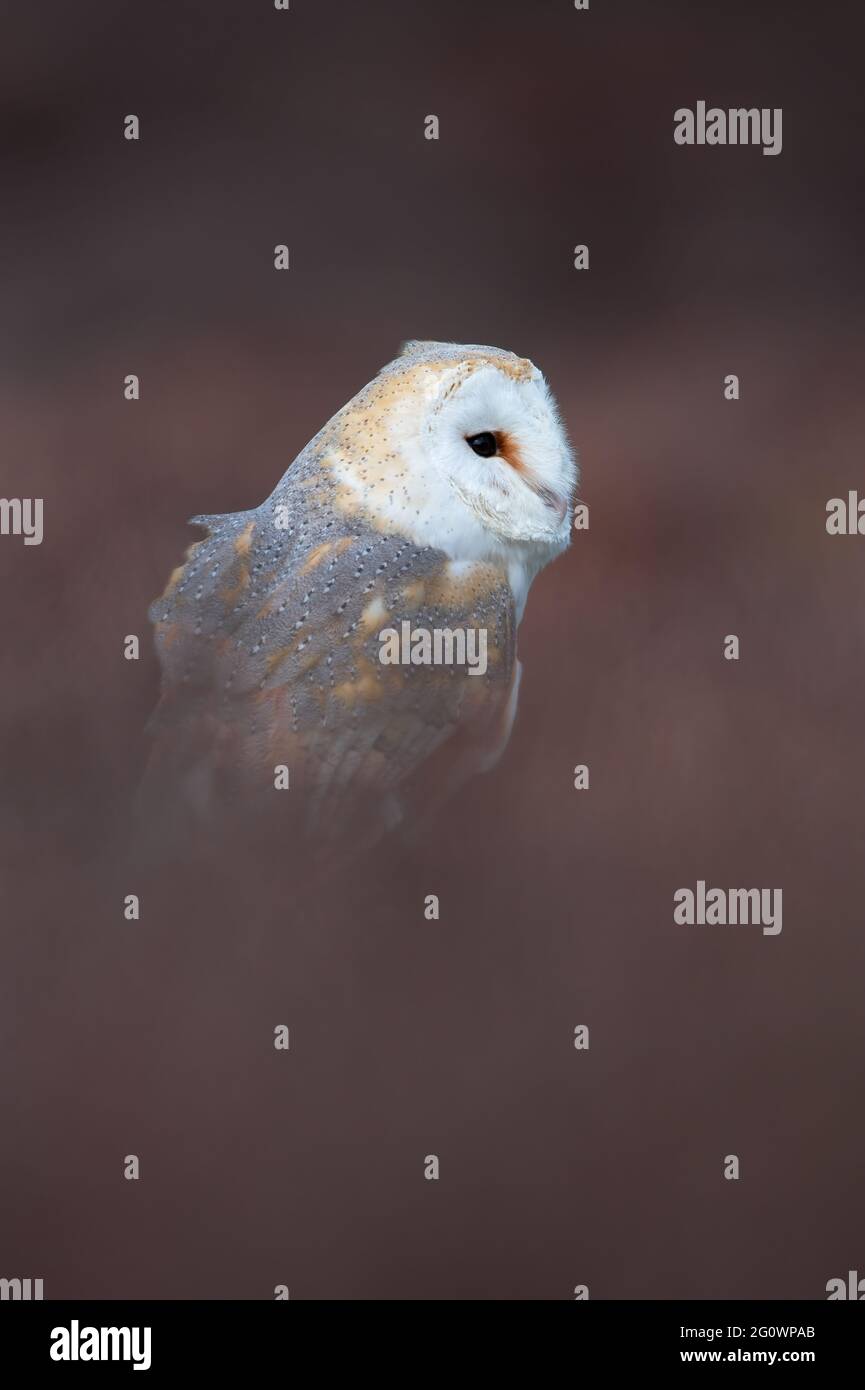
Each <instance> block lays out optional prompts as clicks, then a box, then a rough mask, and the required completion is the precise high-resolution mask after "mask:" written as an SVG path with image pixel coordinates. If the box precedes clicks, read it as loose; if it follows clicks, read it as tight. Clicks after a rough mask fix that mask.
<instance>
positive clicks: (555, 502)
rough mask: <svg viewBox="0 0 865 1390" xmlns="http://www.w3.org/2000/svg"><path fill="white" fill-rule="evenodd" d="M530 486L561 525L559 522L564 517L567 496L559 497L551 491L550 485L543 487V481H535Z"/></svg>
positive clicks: (566, 508)
mask: <svg viewBox="0 0 865 1390" xmlns="http://www.w3.org/2000/svg"><path fill="white" fill-rule="evenodd" d="M530 486H531V488H532V491H533V492H534V493H536V495H537V496H538V497H540V499H541V501H542V502H543V504H544V506H545V507H549V509H550V511H551V512H552V513H553V515H554V516H555V518H556V521H557V522H558V523H559V524H560V525H561V523H562V522H563V521H564V519H565V516H566V514H567V510H568V499H567V497H560V496H559V494H558V493H557V492H553V489H552V488H551V487H545V486H544V484H543V483H535V484H534V485H532V484H530Z"/></svg>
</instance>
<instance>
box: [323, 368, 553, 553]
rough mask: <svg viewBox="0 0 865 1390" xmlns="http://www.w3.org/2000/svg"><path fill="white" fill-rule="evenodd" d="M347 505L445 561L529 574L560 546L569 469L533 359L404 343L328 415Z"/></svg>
mask: <svg viewBox="0 0 865 1390" xmlns="http://www.w3.org/2000/svg"><path fill="white" fill-rule="evenodd" d="M333 426H334V429H333V433H332V437H331V440H330V441H329V442H330V446H331V449H330V452H331V460H332V466H333V467H334V468H335V471H336V472H337V475H338V477H339V479H340V482H341V483H342V484H343V485H344V489H346V490H347V491H346V493H345V496H346V501H347V503H350V505H351V506H356V505H358V504H361V505H362V506H363V509H364V510H365V511H366V512H367V514H368V515H370V516H371V517H372V519H373V520H374V521H375V523H376V524H377V525H378V526H379V527H380V528H382V529H395V530H397V531H399V532H401V533H402V534H404V535H408V536H409V537H410V538H412V539H413V540H416V541H417V542H418V543H421V544H424V545H432V546H435V547H436V548H439V549H441V550H443V551H444V552H445V554H447V555H449V556H450V557H451V559H453V560H478V559H480V560H489V559H502V558H505V559H507V560H511V559H513V558H514V557H518V558H519V561H520V562H521V563H522V564H523V565H524V567H525V568H526V570H527V571H528V572H529V573H533V572H535V571H536V570H537V569H539V568H540V566H541V565H543V564H544V563H546V561H547V560H549V559H550V558H552V556H553V555H554V554H555V553H557V552H558V551H559V550H562V549H563V548H564V547H565V546H566V545H567V543H568V538H569V533H570V524H571V509H572V503H573V496H574V489H575V486H576V481H577V466H576V462H575V458H574V453H573V450H572V449H571V447H570V445H569V443H568V439H567V436H566V434H565V430H564V428H563V426H562V423H561V421H560V419H559V416H558V412H557V410H556V405H555V402H554V400H553V397H552V394H551V392H550V390H549V387H548V386H547V383H546V381H545V380H544V378H543V376H542V374H541V373H540V371H539V370H538V368H537V367H535V366H534V364H533V363H532V362H529V361H528V360H527V359H526V358H522V357H517V356H516V355H515V354H514V353H511V352H505V351H503V350H502V349H500V348H493V347H480V346H477V345H469V346H465V345H460V344H454V343H437V342H409V343H406V345H405V346H404V348H403V351H402V353H401V354H400V356H399V357H397V358H396V359H395V360H394V361H393V362H391V363H389V364H388V365H387V366H386V367H385V368H384V369H383V370H382V371H381V372H380V373H379V375H378V376H377V377H376V378H375V379H374V381H372V382H371V383H370V385H369V386H368V387H366V388H365V390H364V391H362V392H361V393H360V395H358V396H357V397H355V399H354V400H353V401H351V402H349V404H348V405H347V406H346V407H345V408H344V410H343V411H341V412H340V414H339V415H338V416H336V417H335V420H334V422H333Z"/></svg>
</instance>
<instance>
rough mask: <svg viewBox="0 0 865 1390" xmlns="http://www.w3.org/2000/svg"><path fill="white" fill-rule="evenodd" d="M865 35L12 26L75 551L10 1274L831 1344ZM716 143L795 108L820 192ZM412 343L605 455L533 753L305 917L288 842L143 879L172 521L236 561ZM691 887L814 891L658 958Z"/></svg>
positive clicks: (215, 1) (0, 969) (24, 1026)
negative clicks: (778, 923)
mask: <svg viewBox="0 0 865 1390" xmlns="http://www.w3.org/2000/svg"><path fill="white" fill-rule="evenodd" d="M862 30H863V23H862V19H861V14H860V12H859V7H857V6H855V5H853V4H849V5H847V6H842V5H838V6H834V7H821V6H814V5H811V4H804V3H803V4H791V3H785V4H781V3H778V4H760V5H757V6H755V5H754V4H753V3H752V4H744V3H725V4H724V5H718V6H713V7H697V6H695V5H694V4H693V3H684V0H682V2H681V3H661V4H651V5H648V4H646V3H644V0H643V3H637V0H631V2H630V3H611V0H592V5H591V9H590V11H589V12H588V13H577V12H575V11H574V9H573V7H572V5H571V4H570V3H569V0H555V2H553V0H532V3H528V0H526V2H525V3H517V2H516V0H512V2H511V3H504V0H495V2H494V0H483V2H482V3H481V2H477V3H474V4H471V5H467V4H465V0H436V3H426V4H420V3H413V4H409V3H406V0H370V3H364V4H359V3H357V0H292V7H291V10H290V12H289V13H288V14H280V13H276V12H275V11H273V9H272V8H271V7H270V5H269V3H268V0H260V2H259V3H250V2H249V0H245V3H240V0H237V2H236V3H229V0H199V3H183V2H182V0H172V3H170V4H169V3H164V4H156V3H150V4H147V5H140V4H136V3H125V4H121V3H117V0H112V3H109V0H100V2H99V3H95V2H94V3H91V4H82V5H75V6H69V5H67V4H62V3H59V2H58V3H43V4H41V5H39V6H26V5H24V4H23V3H18V4H14V5H5V6H4V7H3V42H2V44H0V103H2V115H3V120H2V156H3V166H2V167H3V188H4V193H5V196H4V214H3V219H2V227H0V238H2V263H3V277H4V296H3V298H4V312H3V325H2V339H0V345H2V358H3V363H2V367H3V370H2V382H0V417H2V423H0V430H2V434H0V438H2V457H3V481H2V492H3V495H4V496H7V497H16V496H24V497H37V496H41V497H43V498H44V499H45V540H44V543H43V545H42V546H41V547H25V546H24V545H23V544H22V542H21V540H20V539H15V538H13V537H4V538H2V539H0V567H2V585H3V589H2V592H3V595H4V602H3V604H2V615H0V650H2V655H3V664H4V680H3V682H2V691H0V711H2V746H3V748H2V751H3V790H4V795H3V798H2V841H3V860H4V864H3V875H2V882H3V888H4V898H5V909H4V912H3V917H2V938H0V939H2V948H0V990H2V1015H0V1018H2V1049H0V1074H2V1092H3V1107H2V1108H3V1124H2V1132H0V1160H2V1187H0V1190H2V1193H3V1196H2V1216H0V1265H2V1268H0V1275H2V1276H4V1277H13V1276H20V1277H27V1276H30V1277H41V1278H43V1279H44V1280H45V1293H46V1296H47V1297H58V1298H59V1297H64V1296H68V1297H72V1296H77V1297H88V1298H90V1297H117V1298H132V1297H168V1298H191V1297H207V1298H232V1297H244V1298H268V1297H270V1296H272V1291H273V1287H274V1285H275V1284H277V1283H285V1284H288V1285H289V1287H290V1289H291V1296H292V1298H329V1299H332V1298H379V1299H383V1298H459V1299H474V1298H487V1299H489V1298H491V1299H502V1298H537V1299H567V1298H569V1297H571V1296H572V1290H573V1287H574V1285H575V1284H577V1283H586V1284H588V1285H589V1288H590V1290H591V1296H592V1297H593V1298H635V1297H648V1298H668V1297H687V1298H722V1297H745V1298H770V1297H780V1298H822V1297H825V1285H826V1281H827V1280H828V1279H829V1278H831V1277H834V1276H841V1277H845V1276H846V1273H847V1271H848V1269H851V1268H855V1269H860V1270H863V1269H865V1231H863V1205H865V1204H863V1196H862V1171H863V1164H865V1122H863V1112H862V1086H863V1035H865V1022H863V1008H862V998H863V967H865V950H863V930H862V928H863V917H862V897H863V888H865V873H863V863H862V780H863V772H865V759H863V747H862V716H861V709H862V688H863V677H865V580H863V576H865V568H863V567H865V540H862V539H853V538H838V539H830V538H829V537H828V536H827V535H826V532H825V524H824V523H825V504H826V501H827V499H828V498H830V497H833V496H839V495H840V496H844V495H846V492H847V490H848V489H849V488H861V489H862V490H863V491H865V473H863V467H862V460H863V437H865V401H863V393H862V380H863V369H865V348H863V340H862V333H861V325H862V308H863V304H862V300H863V288H865V285H863V272H862V261H861V246H862V233H863V225H862V223H863V176H862V169H863V160H862V151H863V139H865V120H863V114H865V113H863V95H862V86H861V71H860V70H861V56H860V55H861V46H862V38H863V32H862ZM700 99H705V100H706V101H707V102H708V103H709V104H716V105H719V106H722V107H725V108H726V107H730V106H740V105H743V106H757V107H782V108H783V113H784V114H783V141H784V144H783V152H782V153H781V155H780V156H778V157H776V158H771V157H764V156H763V155H762V154H761V153H760V150H759V149H752V148H738V149H734V148H714V149H712V148H693V149H684V148H679V147H677V146H676V145H675V144H674V143H673V139H672V128H673V111H674V110H675V108H676V107H678V106H682V105H687V106H692V107H693V106H694V105H695V104H696V102H697V101H698V100H700ZM128 113H135V114H137V115H138V116H139V117H140V119H141V123H142V136H141V140H140V142H139V143H138V144H131V143H128V142H126V141H125V140H124V139H123V138H122V122H123V117H124V116H125V115H126V114H128ZM428 113H435V114H437V115H438V116H439V118H440V121H441V139H440V141H439V142H438V143H431V142H427V141H425V140H424V139H423V119H424V116H425V115H427V114H428ZM283 241H284V242H286V243H288V245H289V246H290V248H291V258H292V269H291V271H290V272H289V273H288V274H276V273H275V272H274V270H273V268H272V248H273V246H274V244H275V243H277V242H283ZM578 242H586V243H588V244H589V246H590V250H591V270H590V271H589V272H588V273H578V272H576V271H575V270H574V269H573V264H572V262H573V251H572V248H573V247H574V245H575V244H576V243H578ZM408 337H434V338H447V339H453V340H457V341H469V342H481V343H484V342H487V343H493V344H498V345H500V346H505V347H509V348H512V349H514V350H516V351H517V352H519V353H522V354H526V355H528V356H530V357H532V358H533V359H534V360H535V361H536V362H537V363H538V364H539V365H540V366H541V367H542V368H543V369H544V370H545V372H546V373H547V376H548V378H549V380H550V382H551V385H552V387H553V389H554V390H555V392H556V393H557V395H558V397H559V400H560V403H561V406H562V410H563V413H564V416H565V419H566V421H567V423H568V426H569V429H570V431H571V434H572V437H573V439H574V441H575V443H576V444H577V446H578V448H579V450H580V455H581V462H582V467H583V483H582V488H581V493H582V497H583V498H584V499H585V500H586V501H587V502H588V503H589V505H590V507H591V530H590V531H589V532H588V533H584V534H581V535H578V536H577V537H575V541H574V544H573V546H572V548H571V550H570V552H569V553H568V555H567V556H566V557H565V558H564V559H562V560H560V561H559V562H557V563H556V565H555V566H553V567H552V568H551V569H550V570H548V571H547V572H546V573H545V574H543V575H542V576H541V578H540V579H539V580H538V582H537V584H536V586H535V588H534V589H533V592H532V595H531V598H530V601H529V605H528V609H527V614H526V618H525V620H524V623H523V626H522V629H521V632H520V652H521V657H522V660H523V663H524V667H525V673H524V680H523V687H522V703H521V708H520V714H519V718H518V722H517V726H516V729H515V733H514V737H513V740H512V743H511V746H510V749H509V751H508V753H507V755H506V757H505V759H504V760H503V762H502V763H501V764H500V766H499V767H498V769H497V770H496V771H495V772H494V773H493V774H491V775H490V776H488V777H487V778H486V779H483V780H481V781H478V782H476V783H475V784H474V785H473V786H471V787H470V788H469V790H468V791H467V792H466V793H465V795H464V797H463V800H462V803H461V804H459V805H457V806H455V807H453V808H452V809H451V810H450V812H449V813H448V814H447V815H446V816H445V818H444V820H443V822H442V823H441V825H440V826H439V828H438V830H437V832H436V833H435V834H434V835H432V836H431V837H430V839H429V842H428V843H427V844H426V845H425V846H424V847H423V848H422V849H415V850H412V851H406V850H405V849H403V848H402V847H400V846H399V845H398V844H396V843H391V844H388V845H384V846H382V847H381V848H380V849H379V850H378V851H377V852H376V853H375V854H374V855H372V856H370V857H369V858H368V859H367V861H366V862H364V863H363V864H361V865H359V866H357V867H356V868H355V869H354V870H352V871H351V873H350V874H344V875H343V876H342V877H341V878H337V877H336V876H335V877H334V880H333V881H332V882H331V883H330V884H328V886H327V888H326V889H325V888H324V887H322V886H318V887H313V886H311V885H309V884H308V883H305V882H304V880H303V878H302V874H301V871H300V866H299V865H298V864H297V863H296V861H295V860H293V858H292V847H291V845H290V844H287V845H285V847H284V851H283V852H282V853H279V852H276V853H275V852H274V849H273V846H272V845H269V846H267V847H266V852H264V850H263V852H262V853H261V854H259V855H257V856H256V855H255V854H254V853H253V854H252V855H248V854H247V855H240V854H239V853H238V854H234V853H233V851H232V846H230V845H221V846H217V845H214V852H213V857H212V860H210V861H209V862H208V861H205V862H203V863H202V862H197V863H190V864H188V865H186V864H183V863H176V864H173V865H165V866H164V867H163V868H161V869H160V868H158V867H157V868H156V869H154V868H153V866H150V867H149V868H147V869H145V868H144V867H143V866H141V865H138V864H137V863H136V860H135V856H134V853H133V852H132V851H130V849H129V846H128V838H127V832H128V804H129V798H130V795H131V792H132V791H133V789H134V787H135V785H136V781H137V778H138V776H139V773H140V769H141V765H142V761H143V758H144V756H145V751H146V743H145V740H144V738H143V734H142V729H143V725H144V723H145V721H146V719H147V716H148V714H149V711H150V709H151V708H152V705H153V702H154V699H155V694H156V685H157V672H156V664H155V659H154V657H153V653H152V647H151V643H150V636H149V629H148V624H147V620H146V608H147V605H148V603H149V602H150V600H151V599H152V598H153V597H154V595H155V594H157V593H158V592H159V591H160V590H161V588H162V586H163V584H164V582H165V579H166V577H167V575H168V573H169V571H170V569H171V568H172V567H173V566H174V565H175V564H176V563H177V561H178V559H179V557H180V555H181V554H182V550H183V548H184V547H185V545H186V544H187V543H188V541H189V540H190V539H192V538H193V536H194V535H195V534H197V533H193V532H192V531H190V530H189V529H188V528H187V527H186V525H185V519H186V518H187V517H188V516H189V515H191V514H193V513H195V512H202V511H206V512H218V511H225V510H231V509H235V508H244V507H247V506H253V505H256V504H257V503H258V502H259V501H260V500H261V499H262V498H263V497H264V496H265V495H267V494H268V493H269V492H270V490H271V488H272V486H273V484H274V483H275V481H276V480H277V478H278V477H279V476H280V474H281V473H282V472H283V470H284V468H285V466H286V465H287V463H288V462H289V461H290V459H291V458H292V457H293V456H294V455H295V454H296V453H297V452H298V451H299V449H300V448H301V447H302V446H303V444H304V443H305V442H306V441H307V439H308V438H309V437H310V436H311V435H312V434H313V433H314V432H315V431H316V430H317V429H318V427H319V426H320V425H321V424H322V423H323V422H324V420H325V419H327V418H328V417H329V416H330V415H331V414H332V413H333V412H334V411H335V410H336V409H337V408H338V407H339V406H340V405H341V404H342V403H343V402H344V401H345V400H346V399H347V398H348V397H349V396H350V395H351V394H353V393H354V391H356V390H357V389H358V388H359V387H360V386H361V385H363V383H364V382H365V381H367V380H368V379H369V378H370V377H371V376H372V375H373V374H374V372H375V371H376V370H377V369H378V367H379V366H380V365H381V364H382V363H383V362H385V361H387V360H388V359H389V358H390V357H392V356H393V355H394V353H395V351H396V349H397V347H398V345H399V343H400V342H401V341H402V340H403V339H405V338H408ZM129 372H135V373H138V374H139V375H140V377H141V383H142V398H141V400H140V402H138V403H135V404H130V403H127V402H125V401H124V400H123V396H122V383H123V378H124V376H125V375H126V374H127V373H129ZM729 372H735V373H737V374H738V375H739V376H740V379H741V383H742V397H741V400H740V401H739V402H738V403H730V402H727V401H725V400H724V398H723V378H724V376H725V375H726V374H727V373H729ZM732 632H735V633H738V634H739V636H740V639H741V644H742V658H741V660H740V661H739V663H738V664H736V663H730V662H726V661H724V660H723V659H722V656H721V651H722V640H723V637H724V635H725V634H727V633H732ZM127 633H138V634H139V636H140V637H141V638H142V651H143V654H142V660H141V661H140V662H139V663H137V664H135V663H128V662H126V661H124V660H123V659H122V640H123V637H124V636H125V635H126V634H127ZM577 762H585V763H588V765H589V766H590V769H591V790H590V791H589V792H582V793H578V792H575V791H574V790H573V776H572V769H573V766H574V764H575V763H577ZM698 878H703V879H706V880H707V881H708V882H709V883H710V884H716V885H718V886H722V887H733V886H742V887H751V886H761V887H781V888H783V894H784V927H783V932H782V934H781V935H780V936H779V937H776V938H769V937H764V936H763V935H762V934H761V932H760V929H759V928H758V927H750V928H748V927H740V928H722V927H705V928H698V927H676V926H674V925H673V922H672V895H673V892H674V890H675V889H676V888H678V887H682V886H691V887H693V886H694V884H695V883H696V880H697V879H698ZM129 892H139V893H140V894H141V897H142V920H141V921H140V923H138V924H135V923H127V922H125V921H124V920H123V915H122V900H123V897H124V895H125V894H126V893H129ZM428 893H437V894H439V895H440V898H441V904H442V917H441V921H440V922H439V923H427V922H425V920H424V917H423V899H424V896H425V895H426V894H428ZM278 1023H287V1024H288V1025H289V1026H290V1029H291V1051H290V1052H289V1053H288V1054H282V1053H275V1052H274V1050H273V1048H272V1036H273V1028H274V1025H276V1024H278ZM578 1023H586V1024H588V1025H589V1027H590V1029H591V1048H590V1050H589V1051H588V1052H583V1053H578V1052H575V1051H574V1049H573V1046H572V1038H573V1030H574V1027H575V1025H576V1024H578ZM128 1153H135V1154H138V1155H139V1157H140V1160H141V1174H142V1176H141V1180H140V1181H139V1182H138V1183H130V1182H126V1181H124V1179H123V1176H122V1164H123V1157H124V1155H125V1154H128ZM428 1153H436V1154H438V1155H439V1157H440V1160H441V1180H440V1181H439V1182H438V1183H429V1182H426V1181H424V1179H423V1176H422V1169H423V1158H424V1155H426V1154H428ZM728 1153H736V1154H738V1155H739V1157H740V1160H741V1163H742V1177H741V1180H740V1181H739V1182H738V1183H734V1182H726V1181H724V1179H723V1177H722V1165H723V1158H724V1155H725V1154H728Z"/></svg>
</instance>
